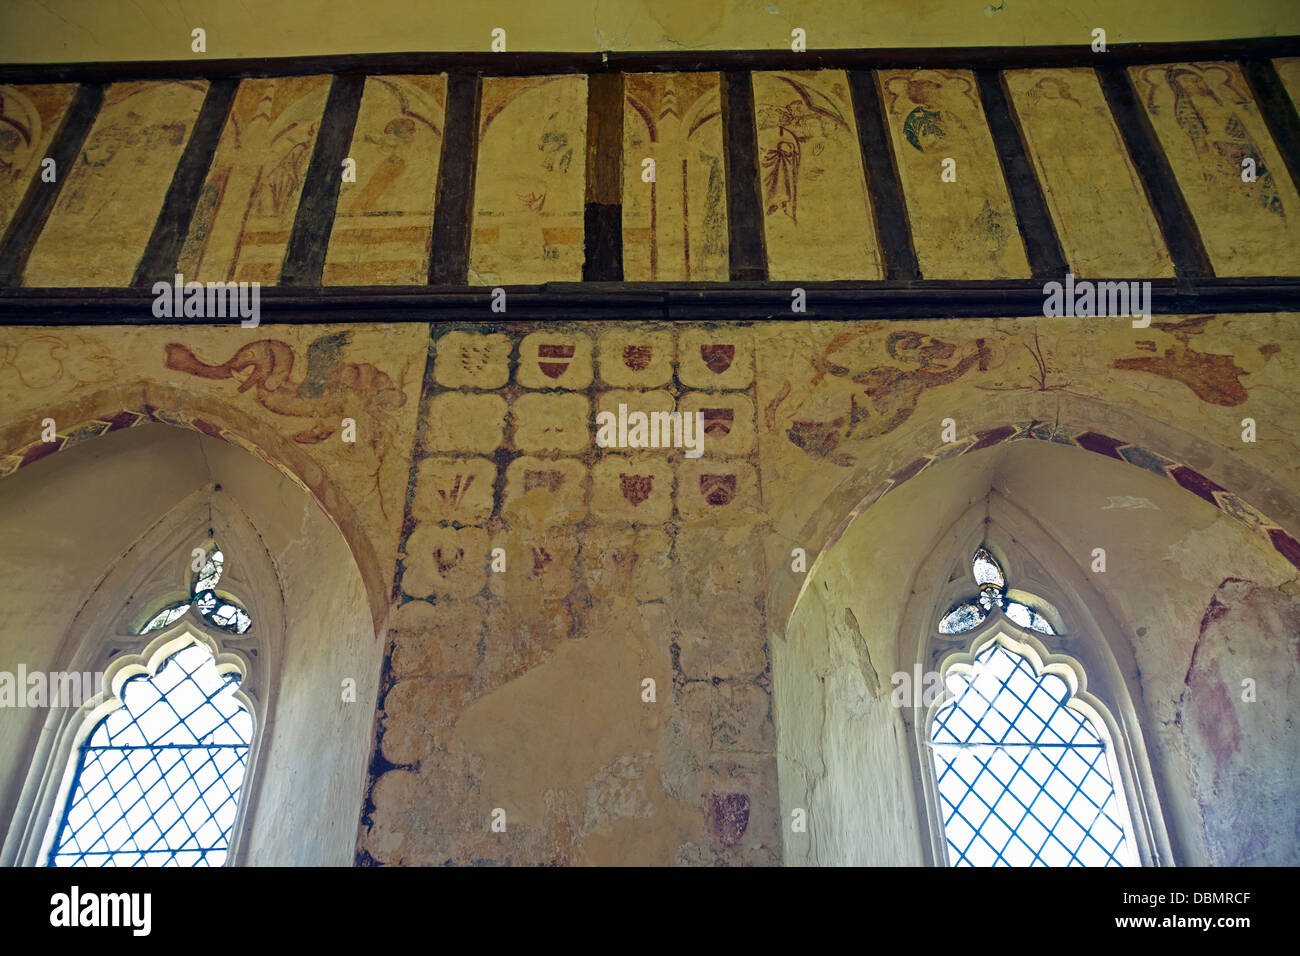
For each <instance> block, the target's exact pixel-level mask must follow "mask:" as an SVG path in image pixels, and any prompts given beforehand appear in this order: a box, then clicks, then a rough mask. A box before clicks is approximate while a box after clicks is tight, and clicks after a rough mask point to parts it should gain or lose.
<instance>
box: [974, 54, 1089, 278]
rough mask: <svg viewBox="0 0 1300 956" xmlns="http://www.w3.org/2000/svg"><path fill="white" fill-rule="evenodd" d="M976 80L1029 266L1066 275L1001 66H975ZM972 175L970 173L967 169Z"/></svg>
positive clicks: (1038, 273)
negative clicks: (983, 67) (988, 68)
mask: <svg viewBox="0 0 1300 956" xmlns="http://www.w3.org/2000/svg"><path fill="white" fill-rule="evenodd" d="M975 82H976V84H977V85H978V86H979V94H980V103H981V104H983V106H984V118H985V120H986V121H987V122H988V126H989V133H990V134H992V136H993V146H994V148H996V149H997V152H998V160H999V161H1000V162H1001V164H1002V175H1003V177H1004V178H1005V180H1006V184H1007V189H1008V190H1009V191H1010V193H1011V205H1012V206H1013V207H1014V209H1015V213H1016V225H1018V226H1019V227H1020V238H1021V239H1022V240H1023V241H1024V244H1025V256H1026V258H1028V260H1029V270H1030V273H1031V274H1032V275H1034V276H1035V277H1036V278H1050V277H1052V276H1056V277H1058V278H1059V277H1063V276H1064V275H1065V273H1066V272H1068V271H1069V267H1068V266H1067V265H1066V262H1065V253H1064V252H1062V251H1061V240H1060V237H1059V236H1058V235H1057V234H1056V228H1055V226H1054V225H1053V224H1052V216H1051V213H1049V212H1048V210H1047V201H1046V199H1044V198H1043V190H1042V188H1041V187H1040V186H1039V183H1038V178H1037V177H1036V176H1035V175H1034V167H1033V164H1032V163H1031V162H1030V160H1029V154H1028V148H1027V147H1026V145H1025V138H1024V132H1023V131H1022V130H1021V128H1020V120H1019V117H1017V116H1016V114H1015V112H1014V111H1013V110H1012V108H1011V97H1010V95H1009V93H1008V91H1007V87H1006V79H1005V77H1004V76H1003V74H1002V71H1001V70H983V69H981V70H976V71H975ZM967 175H969V173H967Z"/></svg>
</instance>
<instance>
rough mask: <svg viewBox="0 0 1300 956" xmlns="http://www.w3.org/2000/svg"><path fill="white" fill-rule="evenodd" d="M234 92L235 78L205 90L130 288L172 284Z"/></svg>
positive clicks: (216, 83)
mask: <svg viewBox="0 0 1300 956" xmlns="http://www.w3.org/2000/svg"><path fill="white" fill-rule="evenodd" d="M237 89H239V81H238V80H234V79H220V80H215V81H214V82H213V83H212V84H211V85H210V86H209V87H208V93H207V96H205V97H204V98H203V108H202V109H201V110H199V118H198V119H197V120H196V121H195V123H194V129H193V130H191V131H190V139H189V142H188V143H186V144H185V152H184V153H182V154H181V161H180V163H179V164H177V166H176V172H175V174H174V175H173V176H172V183H171V186H170V187H168V189H167V198H166V199H164V200H163V206H162V211H161V212H160V213H159V214H158V222H157V223H155V224H154V227H153V235H151V236H150V237H149V244H148V245H147V246H145V250H144V255H143V256H141V257H140V264H139V265H138V266H136V270H135V278H134V279H133V280H132V281H131V284H132V285H135V286H151V285H153V284H154V283H155V282H157V281H159V280H160V279H165V280H167V281H168V282H170V281H172V277H173V276H174V275H175V273H176V261H177V260H178V259H180V257H181V247H182V245H184V243H185V237H186V236H187V235H188V234H189V229H190V222H191V220H193V218H194V207H195V206H196V205H198V201H199V194H200V193H201V192H202V191H203V183H204V182H205V181H206V180H207V178H208V170H209V169H211V168H212V157H213V155H214V154H215V153H216V151H217V143H218V142H220V140H221V131H222V130H223V129H224V128H225V125H226V118H227V117H228V116H229V115H230V107H231V105H232V104H233V103H234V102H235V91H236V90H237Z"/></svg>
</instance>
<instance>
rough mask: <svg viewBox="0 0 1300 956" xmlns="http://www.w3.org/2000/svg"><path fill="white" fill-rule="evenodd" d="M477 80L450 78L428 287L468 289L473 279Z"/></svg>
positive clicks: (448, 81)
mask: <svg viewBox="0 0 1300 956" xmlns="http://www.w3.org/2000/svg"><path fill="white" fill-rule="evenodd" d="M479 86H480V83H479V78H478V77H477V76H464V75H454V76H449V77H447V111H446V114H445V119H444V121H443V124H442V161H441V162H440V163H439V164H438V187H437V193H436V198H435V201H434V206H433V238H432V243H433V245H432V248H431V250H430V253H429V284H430V285H464V284H465V283H466V282H467V281H468V279H469V240H470V226H471V224H472V223H473V211H474V210H473V205H474V172H475V169H476V167H477V166H478V127H479V99H480V92H479Z"/></svg>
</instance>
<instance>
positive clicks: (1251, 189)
mask: <svg viewBox="0 0 1300 956" xmlns="http://www.w3.org/2000/svg"><path fill="white" fill-rule="evenodd" d="M1129 73H1130V74H1131V76H1132V78H1133V83H1134V85H1135V86H1136V88H1137V92H1138V97H1139V99H1140V100H1141V101H1142V105H1143V106H1144V107H1145V109H1146V111H1147V114H1148V115H1149V116H1150V117H1151V125H1152V126H1153V127H1154V128H1155V131H1156V134H1157V136H1159V138H1160V142H1161V145H1162V146H1164V149H1165V153H1166V154H1167V155H1168V157H1169V164H1170V166H1172V167H1173V171H1174V176H1175V177H1176V178H1177V180H1178V186H1179V188H1181V189H1182V191H1183V195H1184V196H1185V197H1186V198H1187V205H1188V206H1189V207H1190V208H1191V211H1192V215H1193V217H1195V219H1196V224H1197V225H1198V226H1199V227H1200V232H1201V240H1202V242H1204V244H1205V250H1206V252H1207V253H1208V254H1209V257H1210V264H1211V265H1212V266H1213V267H1214V271H1215V273H1216V274H1218V275H1227V276H1234V275H1236V276H1243V275H1295V274H1296V272H1297V271H1300V227H1298V226H1297V225H1295V219H1296V216H1297V215H1300V197H1297V194H1296V188H1295V185H1294V184H1293V183H1292V182H1291V177H1290V176H1289V175H1287V171H1286V167H1285V166H1284V165H1283V162H1282V157H1281V155H1280V154H1279V152H1278V150H1277V147H1276V146H1275V145H1274V144H1273V140H1272V138H1271V137H1270V136H1269V132H1268V127H1267V126H1266V125H1265V124H1264V120H1263V118H1262V117H1261V116H1260V115H1259V110H1258V108H1257V107H1256V106H1255V103H1254V100H1252V99H1251V97H1250V93H1249V90H1248V87H1247V86H1246V80H1245V78H1244V77H1243V76H1242V75H1241V70H1240V68H1239V67H1238V66H1237V65H1236V64H1235V63H1173V64H1161V65H1155V66H1134V67H1130V68H1129ZM1246 158H1250V159H1253V160H1254V161H1255V181H1254V182H1245V181H1243V179H1242V173H1243V169H1242V160H1243V159H1246Z"/></svg>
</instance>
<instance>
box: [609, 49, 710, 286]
mask: <svg viewBox="0 0 1300 956" xmlns="http://www.w3.org/2000/svg"><path fill="white" fill-rule="evenodd" d="M720 102H721V101H720V80H719V77H718V74H717V73H634V74H629V75H628V76H627V77H626V78H625V108H624V113H623V163H624V170H625V171H624V176H623V275H624V278H625V279H627V280H628V281H631V282H645V281H665V282H667V281H689V280H692V279H694V280H700V281H708V282H725V281H726V280H727V279H728V278H729V277H730V272H729V264H728V253H727V188H726V174H725V172H724V164H723V154H722V149H723V146H722V114H721V106H720ZM646 159H653V160H654V161H655V177H654V180H653V181H651V182H648V183H647V182H645V181H644V180H643V179H642V171H643V169H644V167H643V165H642V164H643V161H644V160H646Z"/></svg>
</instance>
